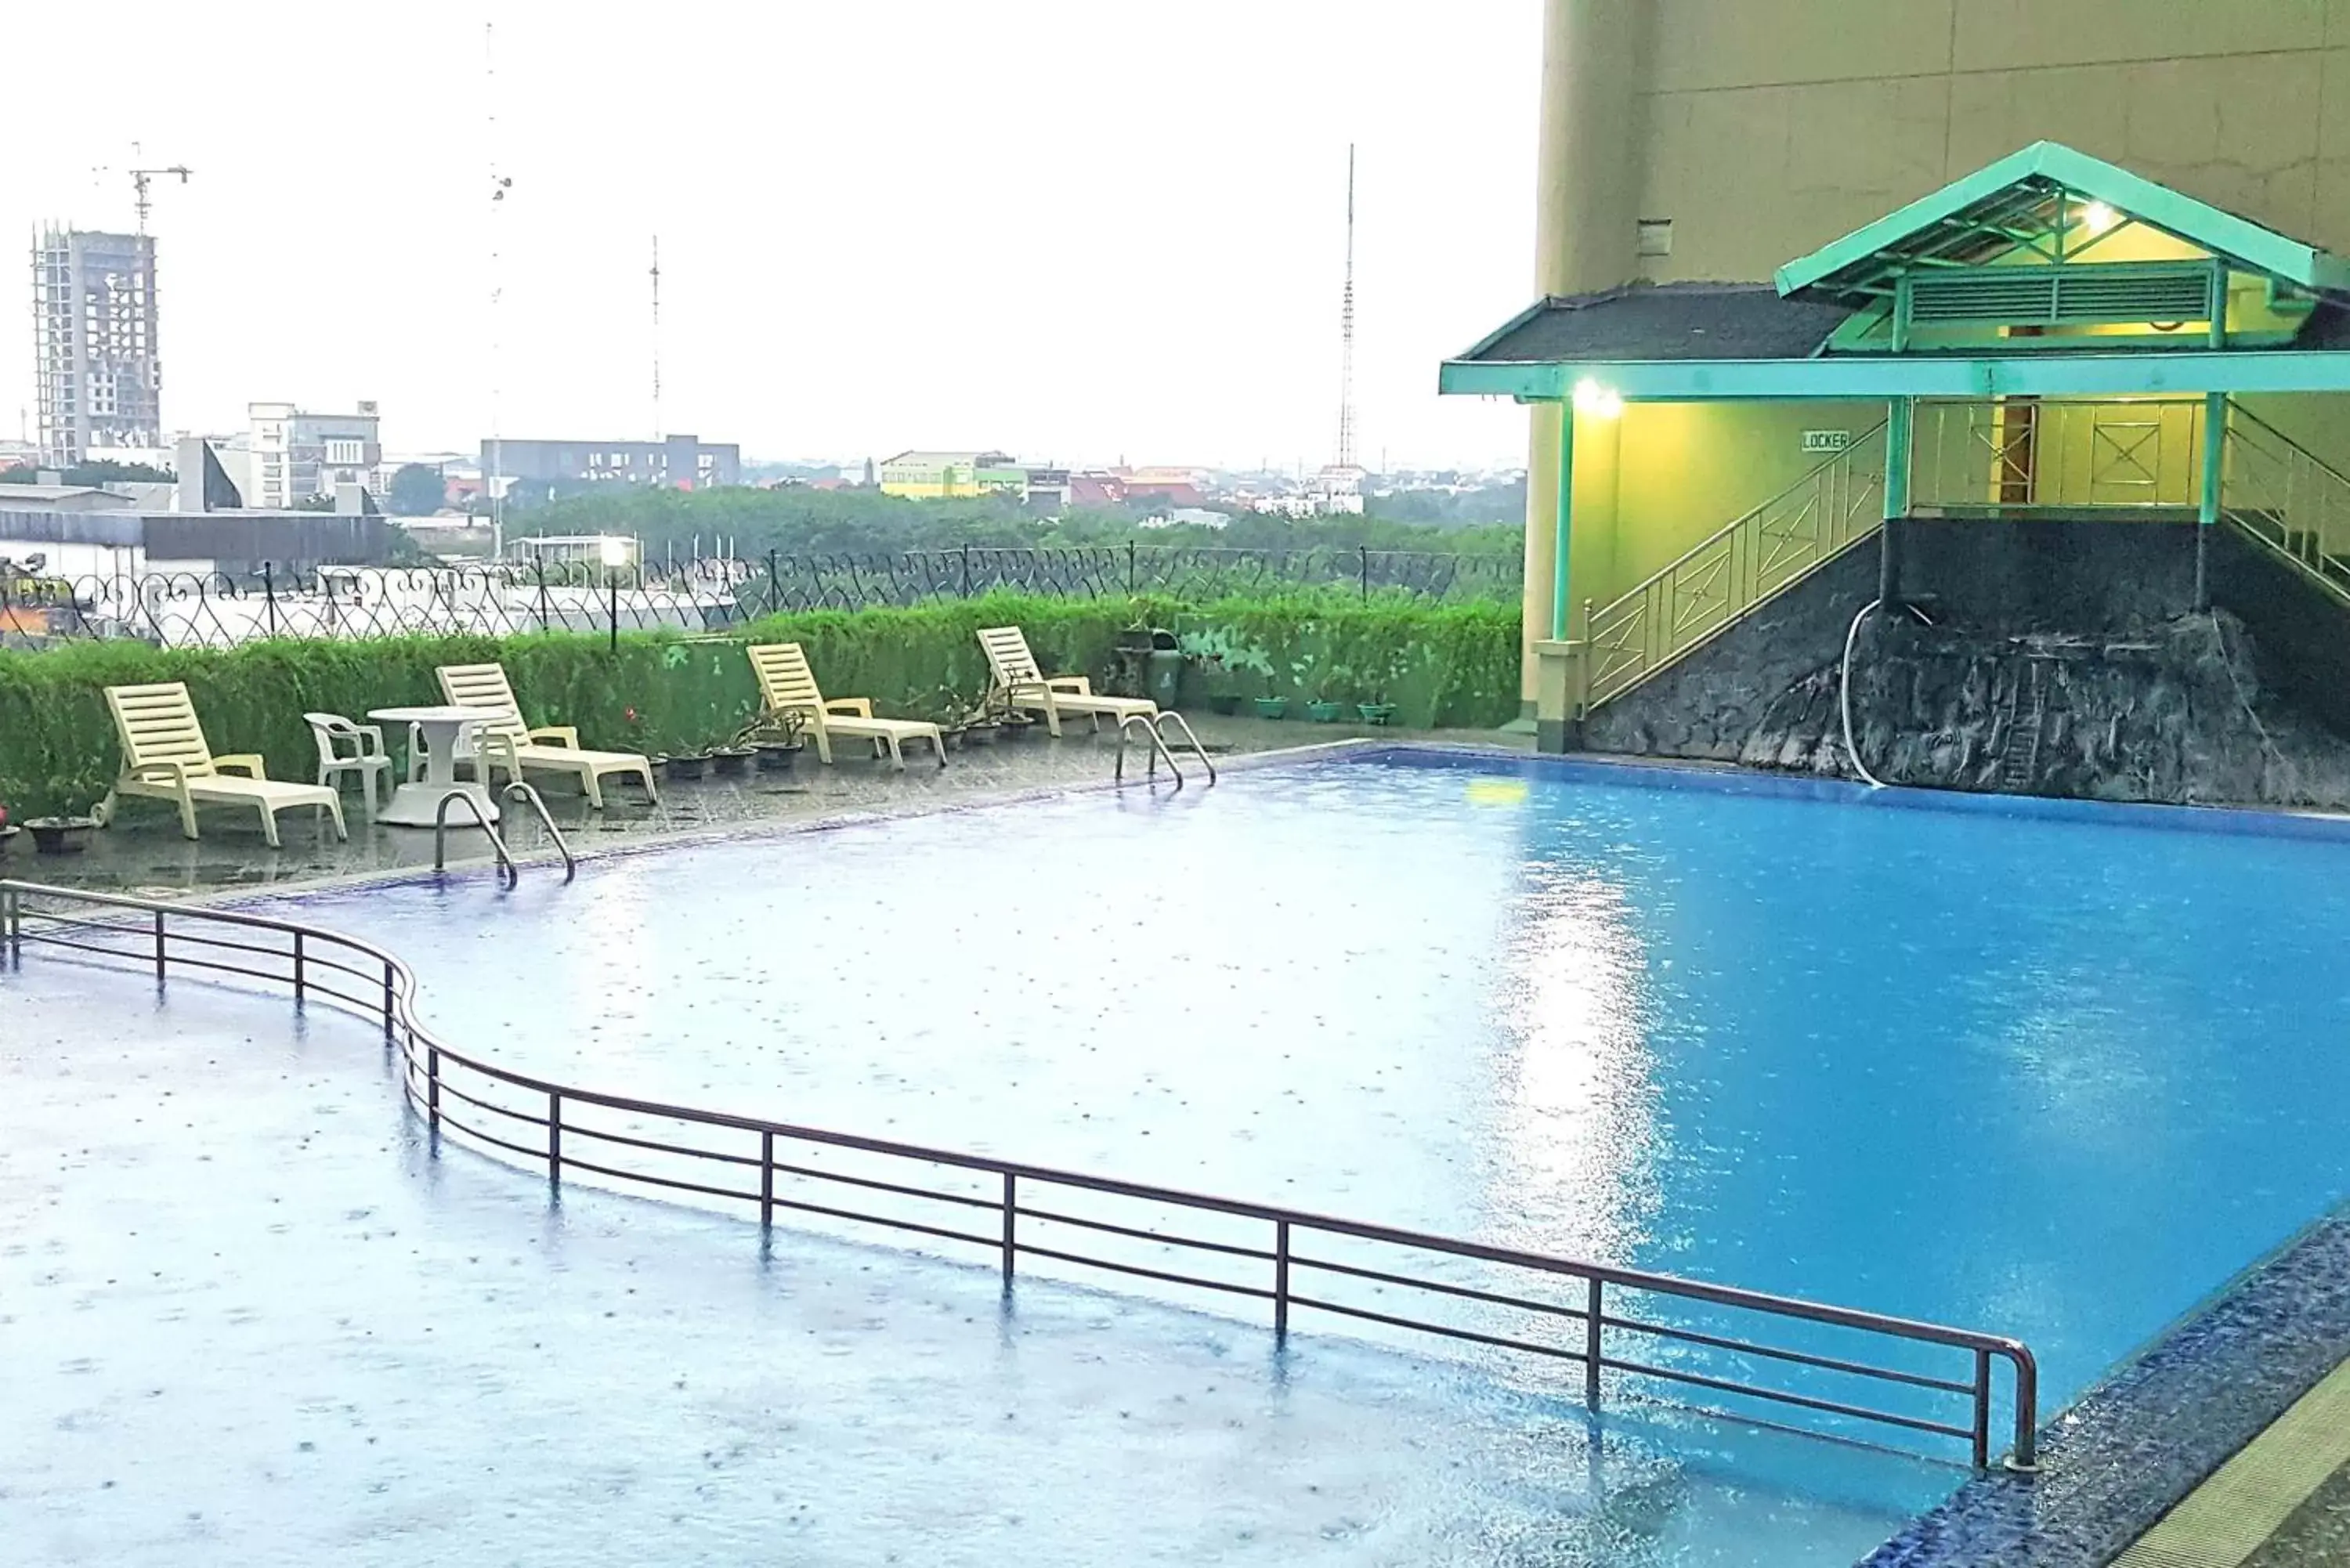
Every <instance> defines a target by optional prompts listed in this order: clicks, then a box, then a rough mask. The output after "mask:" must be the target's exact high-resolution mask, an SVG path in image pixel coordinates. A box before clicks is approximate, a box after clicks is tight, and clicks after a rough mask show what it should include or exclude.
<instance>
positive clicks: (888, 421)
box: [0, 0, 1540, 465]
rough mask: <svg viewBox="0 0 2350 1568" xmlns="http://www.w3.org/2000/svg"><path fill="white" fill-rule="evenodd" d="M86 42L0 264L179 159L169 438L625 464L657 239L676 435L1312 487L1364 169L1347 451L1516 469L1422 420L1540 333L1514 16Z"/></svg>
mask: <svg viewBox="0 0 2350 1568" xmlns="http://www.w3.org/2000/svg"><path fill="white" fill-rule="evenodd" d="M485 22H488V23H493V24H494V28H495V32H494V37H495V44H494V69H495V87H494V93H493V92H492V91H491V90H490V89H489V88H488V85H487V84H488V78H487V76H486V75H485V49H484V23H485ZM104 31H105V35H106V47H104V49H103V50H101V51H98V52H96V53H91V54H88V55H86V56H85V57H84V58H85V59H86V61H87V62H88V68H78V69H74V70H46V69H44V70H22V71H17V72H15V73H12V75H11V77H10V81H9V96H10V99H11V100H12V101H11V104H10V118H11V120H12V122H13V123H14V124H15V125H16V127H17V128H18V134H16V135H14V136H12V137H10V138H9V140H8V145H7V148H6V150H5V151H0V232H14V233H16V234H29V233H30V231H31V229H32V228H33V226H34V225H35V224H36V223H39V222H41V221H43V220H46V219H59V220H64V221H67V222H69V223H74V224H76V225H78V226H82V227H92V228H99V227H104V228H128V227H130V222H131V216H132V214H131V208H130V181H129V179H128V177H127V175H126V174H124V173H121V172H111V173H107V174H103V175H94V174H93V173H92V169H93V167H94V166H99V165H105V166H109V167H110V168H111V169H113V170H116V171H120V170H124V169H127V168H129V167H130V164H131V161H132V157H131V146H130V144H131V142H132V141H134V140H136V141H139V142H140V143H142V144H143V147H144V155H143V158H144V161H145V162H147V163H149V164H169V163H186V164H188V165H190V166H192V168H193V170H194V171H195V176H194V179H193V180H192V182H190V183H189V184H188V185H187V186H185V187H184V188H182V187H181V186H179V185H177V184H171V185H168V186H164V187H161V188H159V190H158V192H157V194H156V201H155V216H154V220H153V227H154V229H155V231H156V233H157V234H158V235H159V244H160V246H161V253H160V260H159V266H160V268H161V301H162V308H163V322H162V345H163V353H164V363H165V383H164V419H165V421H166V423H167V424H168V425H170V426H172V427H174V428H180V429H188V428H192V429H197V430H203V431H230V430H234V429H240V428H242V427H243V425H244V406H245V404H246V403H247V402H248V401H251V400H262V399H284V400H292V401H295V402H297V403H300V404H302V405H303V406H305V407H309V408H323V409H336V408H342V407H347V406H348V404H349V403H350V402H351V401H352V400H356V399H359V398H374V399H377V400H380V402H381V403H382V407H383V418H384V425H383V431H384V440H385V442H386V444H387V446H389V447H390V448H391V449H392V450H394V451H395V452H405V451H420V450H427V449H434V448H447V449H469V448H471V447H472V446H473V444H474V442H475V441H477V439H478V438H479V437H480V436H482V435H484V434H485V433H487V432H488V431H489V429H490V425H491V420H492V417H493V408H494V406H495V408H496V410H497V417H498V420H499V423H500V425H501V427H502V429H503V431H504V433H505V434H506V435H508V436H580V437H597V436H604V437H609V436H636V435H640V434H650V432H651V429H652V425H653V410H652V402H651V391H650V382H651V371H650V359H651V332H650V323H649V309H648V280H647V277H646V270H647V266H648V263H649V259H650V258H649V254H648V253H649V251H650V244H651V236H652V235H653V234H656V233H658V234H660V256H661V271H662V278H661V357H662V382H663V392H664V397H663V405H662V411H661V423H662V424H663V425H665V426H666V427H667V428H668V429H669V430H671V431H695V432H698V433H700V434H701V435H702V436H703V437H705V438H707V439H712V440H729V441H740V442H742V444H743V449H744V452H745V454H746V455H753V456H760V457H788V456H807V457H813V456H832V457H839V458H861V457H863V456H866V455H868V454H869V455H872V456H876V457H879V456H886V455H887V454H888V453H889V452H893V451H896V450H898V449H899V448H902V447H910V446H936V447H967V446H1000V447H1003V448H1005V449H1007V450H1010V451H1012V452H1015V453H1017V454H1019V455H1022V456H1024V457H1028V458H1032V459H1047V458H1057V459H1059V460H1060V461H1063V462H1073V461H1074V462H1109V461H1114V460H1116V459H1118V458H1119V457H1126V458H1128V459H1130V460H1131V461H1134V462H1222V463H1233V464H1240V463H1254V462H1256V461H1257V460H1259V459H1260V458H1270V459H1271V460H1272V461H1273V462H1275V463H1276V464H1289V463H1294V462H1298V461H1300V460H1303V461H1305V462H1307V463H1308V464H1319V463H1321V462H1326V461H1328V459H1329V457H1330V455H1331V448H1332V446H1333V444H1334V441H1335V434H1336V400H1337V379H1338V377H1337V364H1338V334H1337V319H1338V292H1339V278H1340V267H1341V262H1342V247H1343V208H1344V189H1343V186H1344V179H1345V167H1346V151H1347V142H1348V140H1354V141H1356V142H1357V143H1359V147H1360V151H1359V158H1360V172H1359V176H1358V195H1357V223H1358V228H1357V256H1356V273H1357V301H1358V319H1359V327H1358V337H1357V342H1358V348H1357V406H1358V408H1359V410H1360V413H1359V416H1358V421H1359V430H1360V437H1359V448H1360V454H1361V456H1362V457H1363V459H1364V460H1365V461H1367V462H1373V463H1376V462H1378V459H1379V457H1380V454H1381V453H1382V452H1386V453H1387V454H1388V458H1389V459H1390V461H1391V462H1394V463H1396V464H1399V465H1401V464H1404V463H1407V462H1411V463H1430V462H1520V461H1523V431H1524V416H1523V413H1522V412H1521V411H1519V410H1514V409H1513V408H1511V407H1510V406H1508V405H1506V404H1491V403H1482V402H1475V401H1468V400H1456V399H1442V400H1440V399H1439V398H1438V397H1437V396H1436V392H1435V385H1436V367H1437V362H1438V360H1439V359H1440V358H1442V357H1443V356H1444V355H1446V354H1448V353H1451V352H1454V351H1457V350H1459V349H1461V348H1464V347H1466V346H1467V345H1468V344H1470V343H1471V342H1472V341H1474V340H1475V339H1476V338H1477V337H1480V336H1482V334H1483V333H1484V332H1485V331H1487V330H1488V329H1489V328H1491V327H1492V326H1494V325H1495V324H1497V323H1498V322H1499V321H1500V320H1502V319H1503V317H1506V316H1507V315H1509V314H1510V313H1511V312H1513V311H1514V310H1516V309H1518V308H1519V307H1520V306H1523V304H1524V303H1525V302H1526V299H1527V296H1528V294H1529V284H1528V279H1529V277H1530V276H1531V274H1532V255H1531V245H1532V239H1531V234H1532V226H1533V214H1532V204H1533V163H1534V110H1535V90H1536V77H1537V72H1538V66H1539V59H1538V56H1539V52H1540V22H1539V14H1538V0H1451V4H1447V5H1429V4H1425V3H1424V0H1413V3H1406V0H1354V3H1352V4H1348V3H1345V0H1186V3H1184V4H1181V5H1140V4H1137V3H1135V0H993V3H972V0H962V3H942V0H822V3H812V0H773V3H768V4H754V3H748V0H738V3H735V4H718V3H713V0H669V3H667V4H664V5H642V4H635V5H621V4H608V3H589V0H571V3H567V4H560V5H557V4H525V3H523V0H484V3H475V4H454V3H448V0H407V3H404V4H401V5H365V6H356V5H318V4H317V3H316V0H304V3H302V4H278V3H276V0H267V3H247V4H211V5H190V4H187V3H186V0H117V3H116V4H113V5H109V6H108V7H107V8H106V22H105V25H104ZM19 52H20V53H21V51H19ZM101 61H102V64H101V63H100V62H101ZM493 99H494V102H495V104H496V124H495V127H494V128H493V127H492V126H491V124H490V121H489V116H488V112H487V110H488V108H489V105H490V104H491V102H492V101H493ZM33 128H37V129H33ZM493 160H495V161H496V162H497V163H498V164H499V165H500V166H501V167H502V169H503V171H504V172H505V173H507V174H508V175H510V176H511V178H512V179H513V182H514V185H513V189H512V192H511V195H510V198H509V200H508V202H506V203H505V205H504V210H503V212H502V213H500V214H499V215H498V216H497V217H496V218H495V219H494V220H493V219H492V217H491V216H490V214H491V212H492V208H491V205H490V203H489V201H488V199H487V197H488V187H489V179H490V176H489V170H490V167H491V164H492V161H493ZM493 231H495V233H496V235H497V244H498V248H499V250H500V251H501V253H502V254H503V256H504V261H503V263H502V269H501V270H502V272H503V278H504V307H503V309H502V310H501V311H500V312H497V313H496V314H497V316H498V317H501V318H502V324H501V325H497V326H495V327H494V326H493V320H492V317H493V313H492V312H491V310H490V309H489V307H488V305H487V301H488V299H489V296H490V292H491V286H492V277H493V270H492V265H491V262H490V251H491V237H492V233H493ZM21 265H22V264H20V266H21ZM16 277H17V278H18V280H19V282H18V283H17V284H16V287H18V288H28V286H27V285H26V283H25V282H24V281H23V280H24V279H25V278H26V273H25V272H24V271H23V270H19V271H18V272H17V273H16ZM29 314H30V313H29V310H25V311H19V312H11V313H9V317H13V322H12V325H11V326H10V327H9V328H8V329H7V331H6V332H5V335H0V362H5V365H6V366H7V367H8V370H7V372H6V375H7V379H6V380H5V381H0V385H10V386H13V387H14V388H15V390H16V395H15V396H14V397H9V398H5V399H0V410H15V409H16V408H17V407H18V406H19V405H24V406H26V408H27V409H29V405H30V403H31V400H32V347H31V342H30V331H31V328H30V323H29ZM5 318H6V317H0V319H5ZM493 336H495V337H496V338H497V340H498V341H499V342H500V343H501V344H502V346H503V348H502V352H499V353H496V354H494V353H493V352H492V348H491V344H492V339H493ZM494 388H496V389H497V390H496V391H495V392H494ZM26 417H27V418H28V419H29V413H27V415H26ZM9 422H10V423H12V424H13V423H14V421H9ZM7 433H9V434H12V435H13V434H14V433H15V431H13V430H10V431H8V432H7Z"/></svg>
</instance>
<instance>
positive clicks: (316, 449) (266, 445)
mask: <svg viewBox="0 0 2350 1568" xmlns="http://www.w3.org/2000/svg"><path fill="white" fill-rule="evenodd" d="M245 412H246V416H247V418H248V420H249V421H250V423H251V430H250V433H249V434H248V436H247V438H246V451H247V452H248V454H249V455H248V456H247V458H246V460H245V462H246V477H247V479H248V480H249V484H248V485H247V486H246V488H245V501H246V503H247V504H250V505H254V506H298V505H300V504H303V503H304V502H306V501H310V500H313V499H315V498H317V497H318V496H321V495H325V496H331V495H333V494H334V493H335V487H336V486H337V485H338V484H358V485H363V486H366V487H367V488H369V489H373V488H374V487H375V482H376V471H377V469H378V468H379V467H380V466H381V464H382V462H383V443H382V441H380V440H379V439H378V433H377V432H378V427H379V424H380V421H379V420H378V418H377V414H376V406H375V404H373V403H371V402H367V403H361V404H359V411H358V412H356V413H348V414H318V413H308V412H306V411H304V410H300V409H297V408H296V407H295V406H294V405H293V404H292V403H252V404H248V405H247V406H246V410H245Z"/></svg>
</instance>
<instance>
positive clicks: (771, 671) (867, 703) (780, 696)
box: [745, 642, 947, 773]
mask: <svg viewBox="0 0 2350 1568" xmlns="http://www.w3.org/2000/svg"><path fill="white" fill-rule="evenodd" d="M745 651H747V652H748V653H749V654H750V655H751V670H752V673H754V674H755V675H756V676H758V678H759V698H760V701H762V702H764V704H765V706H766V710H767V711H768V712H770V713H797V714H799V715H800V716H801V717H802V718H803V719H804V720H806V724H807V732H808V733H809V734H811V735H813V736H815V737H816V755H817V756H818V757H819V758H821V759H822V760H824V761H825V762H827V763H828V762H830V761H832V741H833V737H834V736H836V735H837V736H838V737H840V738H841V739H842V740H844V741H871V742H873V754H874V755H875V756H877V757H878V756H880V755H882V754H884V753H887V754H888V756H889V760H890V761H891V762H893V763H897V764H898V768H899V772H901V773H902V772H904V771H905V766H906V753H905V752H904V751H903V750H902V749H901V748H902V747H903V745H904V743H905V742H908V741H927V742H930V746H931V751H932V752H933V753H936V754H937V756H938V759H939V766H941V767H944V766H946V765H947V747H946V741H945V739H944V738H943V737H942V736H941V735H940V733H939V727H938V726H937V725H936V724H926V723H923V722H920V720H916V719H877V718H875V717H874V716H873V700H872V699H871V698H869V697H834V698H830V699H827V697H826V696H825V694H824V693H823V692H822V691H817V690H816V672H815V671H814V670H810V669H809V668H808V661H807V655H806V653H805V652H803V651H802V650H801V649H800V645H799V644H798V643H796V642H769V643H761V644H759V645H757V646H755V647H753V648H751V649H746V650H745Z"/></svg>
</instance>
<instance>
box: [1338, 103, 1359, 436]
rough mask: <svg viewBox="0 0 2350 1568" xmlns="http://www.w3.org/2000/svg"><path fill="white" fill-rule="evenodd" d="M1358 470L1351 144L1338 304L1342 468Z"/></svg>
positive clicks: (1339, 409) (1353, 172) (1350, 143)
mask: <svg viewBox="0 0 2350 1568" xmlns="http://www.w3.org/2000/svg"><path fill="white" fill-rule="evenodd" d="M1337 465H1338V466H1339V467H1340V468H1352V467H1354V466H1355V144H1354V143H1353V142H1351V141H1349V142H1348V143H1347V287H1346V292H1345V293H1344V294H1342V295H1340V296H1339V303H1338V464H1337Z"/></svg>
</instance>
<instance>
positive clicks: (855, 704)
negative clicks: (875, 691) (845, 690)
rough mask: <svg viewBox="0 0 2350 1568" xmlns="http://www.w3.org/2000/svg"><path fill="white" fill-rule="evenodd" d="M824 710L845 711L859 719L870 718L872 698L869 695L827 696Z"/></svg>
mask: <svg viewBox="0 0 2350 1568" xmlns="http://www.w3.org/2000/svg"><path fill="white" fill-rule="evenodd" d="M824 711H826V712H827V713H847V714H852V715H854V716H855V717H857V718H859V719H870V718H871V717H873V699H872V698H870V697H831V698H827V699H826V700H825V704H824Z"/></svg>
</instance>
